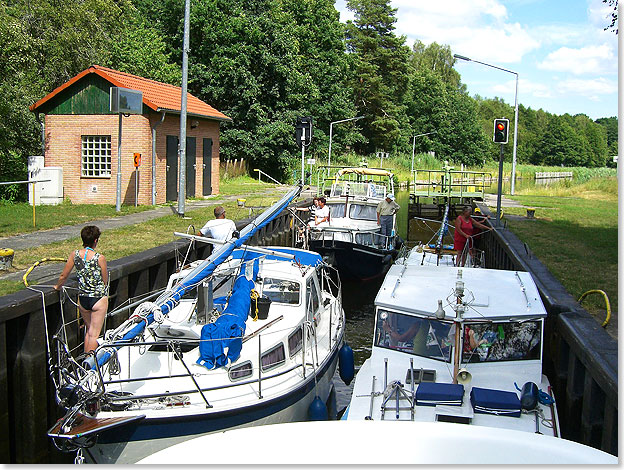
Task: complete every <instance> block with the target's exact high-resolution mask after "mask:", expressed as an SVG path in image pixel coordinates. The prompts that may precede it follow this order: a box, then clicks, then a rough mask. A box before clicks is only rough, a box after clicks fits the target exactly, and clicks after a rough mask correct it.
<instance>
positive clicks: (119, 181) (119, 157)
mask: <svg viewBox="0 0 624 470" xmlns="http://www.w3.org/2000/svg"><path fill="white" fill-rule="evenodd" d="M115 210H116V211H117V212H119V211H121V113H119V131H118V136H117V199H116V204H115Z"/></svg>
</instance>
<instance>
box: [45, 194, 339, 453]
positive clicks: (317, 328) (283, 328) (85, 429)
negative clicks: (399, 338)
mask: <svg viewBox="0 0 624 470" xmlns="http://www.w3.org/2000/svg"><path fill="white" fill-rule="evenodd" d="M300 192H301V186H299V187H297V188H294V189H293V190H291V191H290V192H289V193H288V194H287V195H285V196H284V197H283V198H282V199H281V200H280V201H278V202H277V203H276V204H275V205H274V206H272V207H271V208H269V209H267V210H266V211H265V212H264V213H262V214H261V215H260V216H258V217H257V218H256V219H255V220H254V221H252V222H251V223H250V224H249V225H248V226H246V227H245V228H244V229H243V230H241V232H240V235H239V237H238V238H233V239H231V240H229V241H228V242H226V243H224V244H223V245H222V246H220V247H215V249H214V250H213V253H212V254H211V255H210V256H209V257H208V258H207V259H205V260H200V261H196V262H193V263H191V264H190V265H189V266H186V267H185V268H184V269H183V270H181V271H180V272H178V273H175V274H173V275H172V276H171V278H170V279H169V283H168V285H167V288H166V289H165V291H164V292H163V293H162V294H161V295H160V296H159V297H158V298H157V299H156V300H155V301H154V302H143V303H141V304H140V305H139V306H138V307H137V308H136V309H135V311H134V313H133V314H132V315H131V316H130V317H129V318H128V320H127V321H125V322H124V323H122V324H121V325H120V326H119V327H117V328H115V329H114V330H110V331H107V332H106V333H105V335H104V338H102V339H101V340H100V345H99V347H98V348H97V350H96V351H95V353H94V354H93V355H89V356H87V357H84V358H76V357H74V356H73V354H72V353H71V351H70V348H69V346H68V344H67V336H66V335H65V334H64V327H63V326H62V327H61V328H60V329H59V331H58V333H57V334H56V335H54V337H53V339H52V341H51V344H50V345H49V348H50V353H51V354H50V358H51V360H52V362H53V363H54V364H53V367H51V371H52V379H53V382H54V385H55V388H56V398H57V402H58V403H59V405H61V407H63V408H64V409H65V414H64V416H62V417H61V418H60V419H59V420H58V422H57V423H56V424H55V425H54V426H53V427H52V428H51V429H50V430H49V431H48V435H49V436H50V438H52V440H53V442H54V443H55V445H56V446H57V447H58V448H60V449H61V450H66V451H76V452H77V459H78V458H80V459H86V460H88V461H89V462H96V463H133V462H136V461H138V460H140V459H142V458H144V457H146V456H147V455H150V454H152V453H154V452H156V451H158V450H161V449H164V448H167V447H169V446H171V445H174V444H176V443H179V442H182V441H184V440H187V439H189V438H193V437H198V436H202V435H206V434H208V433H211V432H215V431H220V430H224V429H232V428H236V427H242V426H252V425H261V424H270V423H280V422H291V421H299V420H306V419H309V418H312V419H319V413H320V415H321V417H322V415H323V413H325V414H327V413H328V410H327V406H329V407H330V408H331V405H332V397H335V392H334V388H333V384H332V377H333V375H334V372H335V370H336V367H337V361H338V356H339V352H340V351H341V348H342V347H343V342H344V339H343V338H344V326H345V318H344V311H343V309H342V297H341V290H340V288H341V287H340V280H339V277H338V276H337V273H336V272H335V270H334V269H333V268H331V267H329V266H327V265H326V264H325V263H324V262H323V260H322V258H321V257H320V255H318V254H317V253H313V252H309V251H306V250H301V249H296V248H289V247H262V248H259V247H253V246H248V245H246V244H245V243H246V242H247V241H248V240H249V239H250V238H251V237H252V236H253V235H254V233H256V231H257V230H259V229H260V228H262V227H263V226H265V225H266V224H268V223H269V222H270V221H271V220H272V219H273V218H274V217H276V216H277V215H278V214H280V213H281V212H282V211H283V210H284V209H285V208H286V207H287V206H288V205H289V204H290V203H291V201H292V200H293V199H294V198H295V197H297V196H298V195H299V194H300ZM329 412H330V413H331V411H329Z"/></svg>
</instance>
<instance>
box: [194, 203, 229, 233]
mask: <svg viewBox="0 0 624 470" xmlns="http://www.w3.org/2000/svg"><path fill="white" fill-rule="evenodd" d="M214 216H215V218H214V220H209V221H208V222H206V225H204V226H203V227H202V228H201V229H200V231H199V232H198V233H197V235H199V236H200V237H208V238H214V239H215V240H221V241H224V242H225V241H227V240H229V239H230V238H232V234H233V233H234V232H235V231H236V225H235V224H234V222H233V221H232V220H230V219H226V218H225V209H224V208H223V206H217V207H215V208H214Z"/></svg>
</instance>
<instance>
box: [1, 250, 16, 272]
mask: <svg viewBox="0 0 624 470" xmlns="http://www.w3.org/2000/svg"><path fill="white" fill-rule="evenodd" d="M14 254H15V252H14V251H13V250H12V249H11V248H0V270H2V271H6V270H7V269H9V268H10V267H11V266H12V264H13V255H14Z"/></svg>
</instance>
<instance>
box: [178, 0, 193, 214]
mask: <svg viewBox="0 0 624 470" xmlns="http://www.w3.org/2000/svg"><path fill="white" fill-rule="evenodd" d="M190 16H191V0H186V1H185V2H184V43H183V46H182V96H181V103H180V104H181V106H180V108H181V109H180V144H179V145H180V146H179V148H180V171H179V173H180V182H179V185H180V186H179V191H178V215H179V216H181V217H184V202H185V199H186V94H187V88H188V51H189V27H190V26H189V22H190V20H189V18H190Z"/></svg>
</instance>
